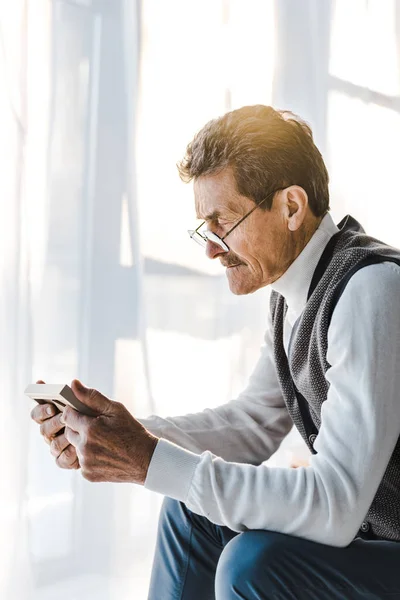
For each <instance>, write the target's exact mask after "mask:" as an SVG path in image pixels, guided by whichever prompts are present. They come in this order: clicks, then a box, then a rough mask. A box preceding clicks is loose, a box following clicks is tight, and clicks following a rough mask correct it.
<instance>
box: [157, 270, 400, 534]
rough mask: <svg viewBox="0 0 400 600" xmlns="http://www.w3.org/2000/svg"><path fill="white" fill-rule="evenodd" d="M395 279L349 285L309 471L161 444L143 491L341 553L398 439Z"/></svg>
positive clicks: (365, 278) (398, 285) (362, 276)
mask: <svg viewBox="0 0 400 600" xmlns="http://www.w3.org/2000/svg"><path fill="white" fill-rule="evenodd" d="M399 296H400V269H399V267H397V266H396V265H394V264H392V263H381V264H378V265H370V266H368V267H365V268H363V269H361V270H360V271H358V272H357V273H356V274H355V275H354V276H353V277H352V279H351V280H350V282H349V283H348V285H347V287H346V289H345V291H344V292H343V295H342V296H341V298H340V300H339V302H338V304H337V306H336V308H335V310H334V313H333V316H332V320H331V324H330V327H329V331H328V355H327V359H328V362H329V364H330V365H331V367H330V368H329V369H328V371H327V373H326V378H327V380H328V381H329V384H330V387H329V392H328V397H327V399H326V401H325V402H324V404H323V407H322V413H321V428H320V431H319V435H318V437H317V439H316V442H315V449H316V450H317V453H318V454H316V455H314V456H311V458H310V466H308V467H299V468H297V469H290V468H271V467H268V466H267V465H265V464H262V465H259V466H254V465H251V464H239V463H233V462H231V463H229V462H227V461H225V460H223V459H222V458H220V457H218V456H215V455H214V454H213V453H212V452H210V451H206V452H203V453H202V454H200V455H198V454H195V453H192V452H190V451H188V450H185V449H183V448H180V447H179V446H177V445H175V444H173V443H171V442H169V441H167V440H165V439H160V440H159V442H158V445H157V447H156V450H155V452H154V455H153V459H152V461H151V463H150V468H149V471H148V474H147V478H146V482H145V487H146V488H148V489H151V490H153V491H157V492H160V493H162V494H165V495H168V496H170V497H172V498H175V499H178V500H180V501H183V502H184V503H185V504H186V505H187V507H188V508H189V509H190V510H192V511H193V512H195V513H197V514H200V515H204V516H206V517H207V518H208V519H209V520H210V521H212V522H213V523H215V524H218V525H226V526H227V527H229V528H230V529H232V530H234V531H246V530H248V529H269V530H274V531H279V532H282V533H286V534H290V535H295V536H299V537H303V538H306V539H310V540H313V541H316V542H320V543H325V544H328V545H332V546H347V545H348V544H349V543H350V542H351V541H352V540H353V539H354V537H355V535H356V534H357V531H358V529H359V527H360V525H361V523H362V521H363V520H364V518H365V515H366V513H367V512H368V509H369V507H370V505H371V503H372V500H373V498H374V496H375V493H376V491H377V488H378V486H379V483H380V481H381V479H382V477H383V474H384V472H385V470H386V467H387V465H388V462H389V460H390V457H391V454H392V452H393V450H394V447H395V445H396V442H397V440H398V437H399V433H400V431H399V430H400V426H399V424H400V402H399V389H400V370H399V368H398V365H399V364H400V311H399V309H398V303H397V302H393V299H394V298H398V297H399Z"/></svg>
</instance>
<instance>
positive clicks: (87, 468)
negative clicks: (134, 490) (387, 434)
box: [62, 379, 158, 485]
mask: <svg viewBox="0 0 400 600" xmlns="http://www.w3.org/2000/svg"><path fill="white" fill-rule="evenodd" d="M71 388H72V391H73V392H74V394H75V396H76V397H77V398H78V399H79V400H80V401H81V402H83V404H86V405H87V406H89V407H90V408H91V409H93V410H95V411H96V412H97V413H98V416H97V417H88V416H86V415H83V414H82V413H79V412H77V411H76V410H74V409H73V408H71V407H70V406H67V407H66V408H65V409H64V412H63V417H62V419H63V420H64V422H65V437H66V439H67V440H68V442H69V443H70V444H72V445H73V446H74V447H75V448H76V453H77V456H78V459H79V464H80V466H81V470H82V475H83V477H84V478H85V479H87V480H88V481H96V482H99V481H112V482H131V483H138V484H141V485H143V484H144V482H145V480H146V475H147V470H148V467H149V464H150V460H151V457H152V455H153V452H154V450H155V447H156V445H157V442H158V438H157V437H155V436H154V435H152V434H151V433H150V432H149V431H147V429H145V428H144V427H143V425H142V424H141V423H139V421H137V420H136V419H135V418H134V417H133V416H132V415H131V413H130V412H129V411H128V410H127V409H126V408H125V406H124V405H123V404H121V403H120V402H114V401H113V400H110V399H109V398H107V397H106V396H103V394H101V393H100V392H98V391H97V390H94V389H90V388H87V387H85V386H84V385H83V384H81V383H80V382H79V380H77V379H74V380H73V381H72V384H71Z"/></svg>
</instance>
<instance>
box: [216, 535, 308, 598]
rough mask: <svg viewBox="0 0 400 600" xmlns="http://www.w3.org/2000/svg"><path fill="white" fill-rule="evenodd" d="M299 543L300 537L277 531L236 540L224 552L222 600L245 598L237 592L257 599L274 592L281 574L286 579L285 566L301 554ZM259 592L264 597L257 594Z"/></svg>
mask: <svg viewBox="0 0 400 600" xmlns="http://www.w3.org/2000/svg"><path fill="white" fill-rule="evenodd" d="M296 544H297V539H296V538H293V537H291V536H288V535H284V534H281V533H276V532H273V531H261V530H252V531H246V532H244V533H241V534H240V535H238V536H236V537H235V538H233V539H232V540H231V541H230V542H229V543H228V544H227V545H226V546H225V548H224V550H223V551H222V553H221V556H220V559H219V562H218V566H217V571H216V577H215V589H216V597H217V598H218V600H224V599H225V598H233V597H234V598H236V597H243V596H242V595H240V596H236V595H235V592H236V593H241V594H244V597H246V598H247V597H249V598H250V597H251V598H253V597H264V594H265V593H266V592H267V591H269V592H271V591H274V581H276V580H277V579H278V580H279V579H280V572H282V574H283V576H284V572H285V564H286V566H287V565H288V564H290V561H291V560H292V557H293V555H294V553H295V552H296V553H297V552H298V550H297V551H296V550H295V546H296ZM257 590H258V592H259V594H260V596H258V595H255V594H256V591H257ZM246 593H247V594H248V595H246ZM253 594H254V595H253Z"/></svg>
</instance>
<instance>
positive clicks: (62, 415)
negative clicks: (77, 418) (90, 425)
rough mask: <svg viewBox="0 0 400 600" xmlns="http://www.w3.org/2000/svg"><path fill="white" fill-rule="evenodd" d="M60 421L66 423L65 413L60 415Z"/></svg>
mask: <svg viewBox="0 0 400 600" xmlns="http://www.w3.org/2000/svg"><path fill="white" fill-rule="evenodd" d="M60 423H62V424H63V425H65V421H64V413H63V414H61V415H60Z"/></svg>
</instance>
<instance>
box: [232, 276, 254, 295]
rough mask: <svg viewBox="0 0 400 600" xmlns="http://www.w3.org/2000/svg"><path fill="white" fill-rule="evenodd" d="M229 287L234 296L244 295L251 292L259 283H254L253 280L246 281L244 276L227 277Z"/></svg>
mask: <svg viewBox="0 0 400 600" xmlns="http://www.w3.org/2000/svg"><path fill="white" fill-rule="evenodd" d="M228 283H229V289H230V291H231V292H232V294H235V296H245V295H246V294H253V292H256V291H257V290H258V289H260V287H262V286H260V285H255V283H254V281H249V280H247V281H246V278H245V277H237V278H235V277H232V278H231V277H228Z"/></svg>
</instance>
